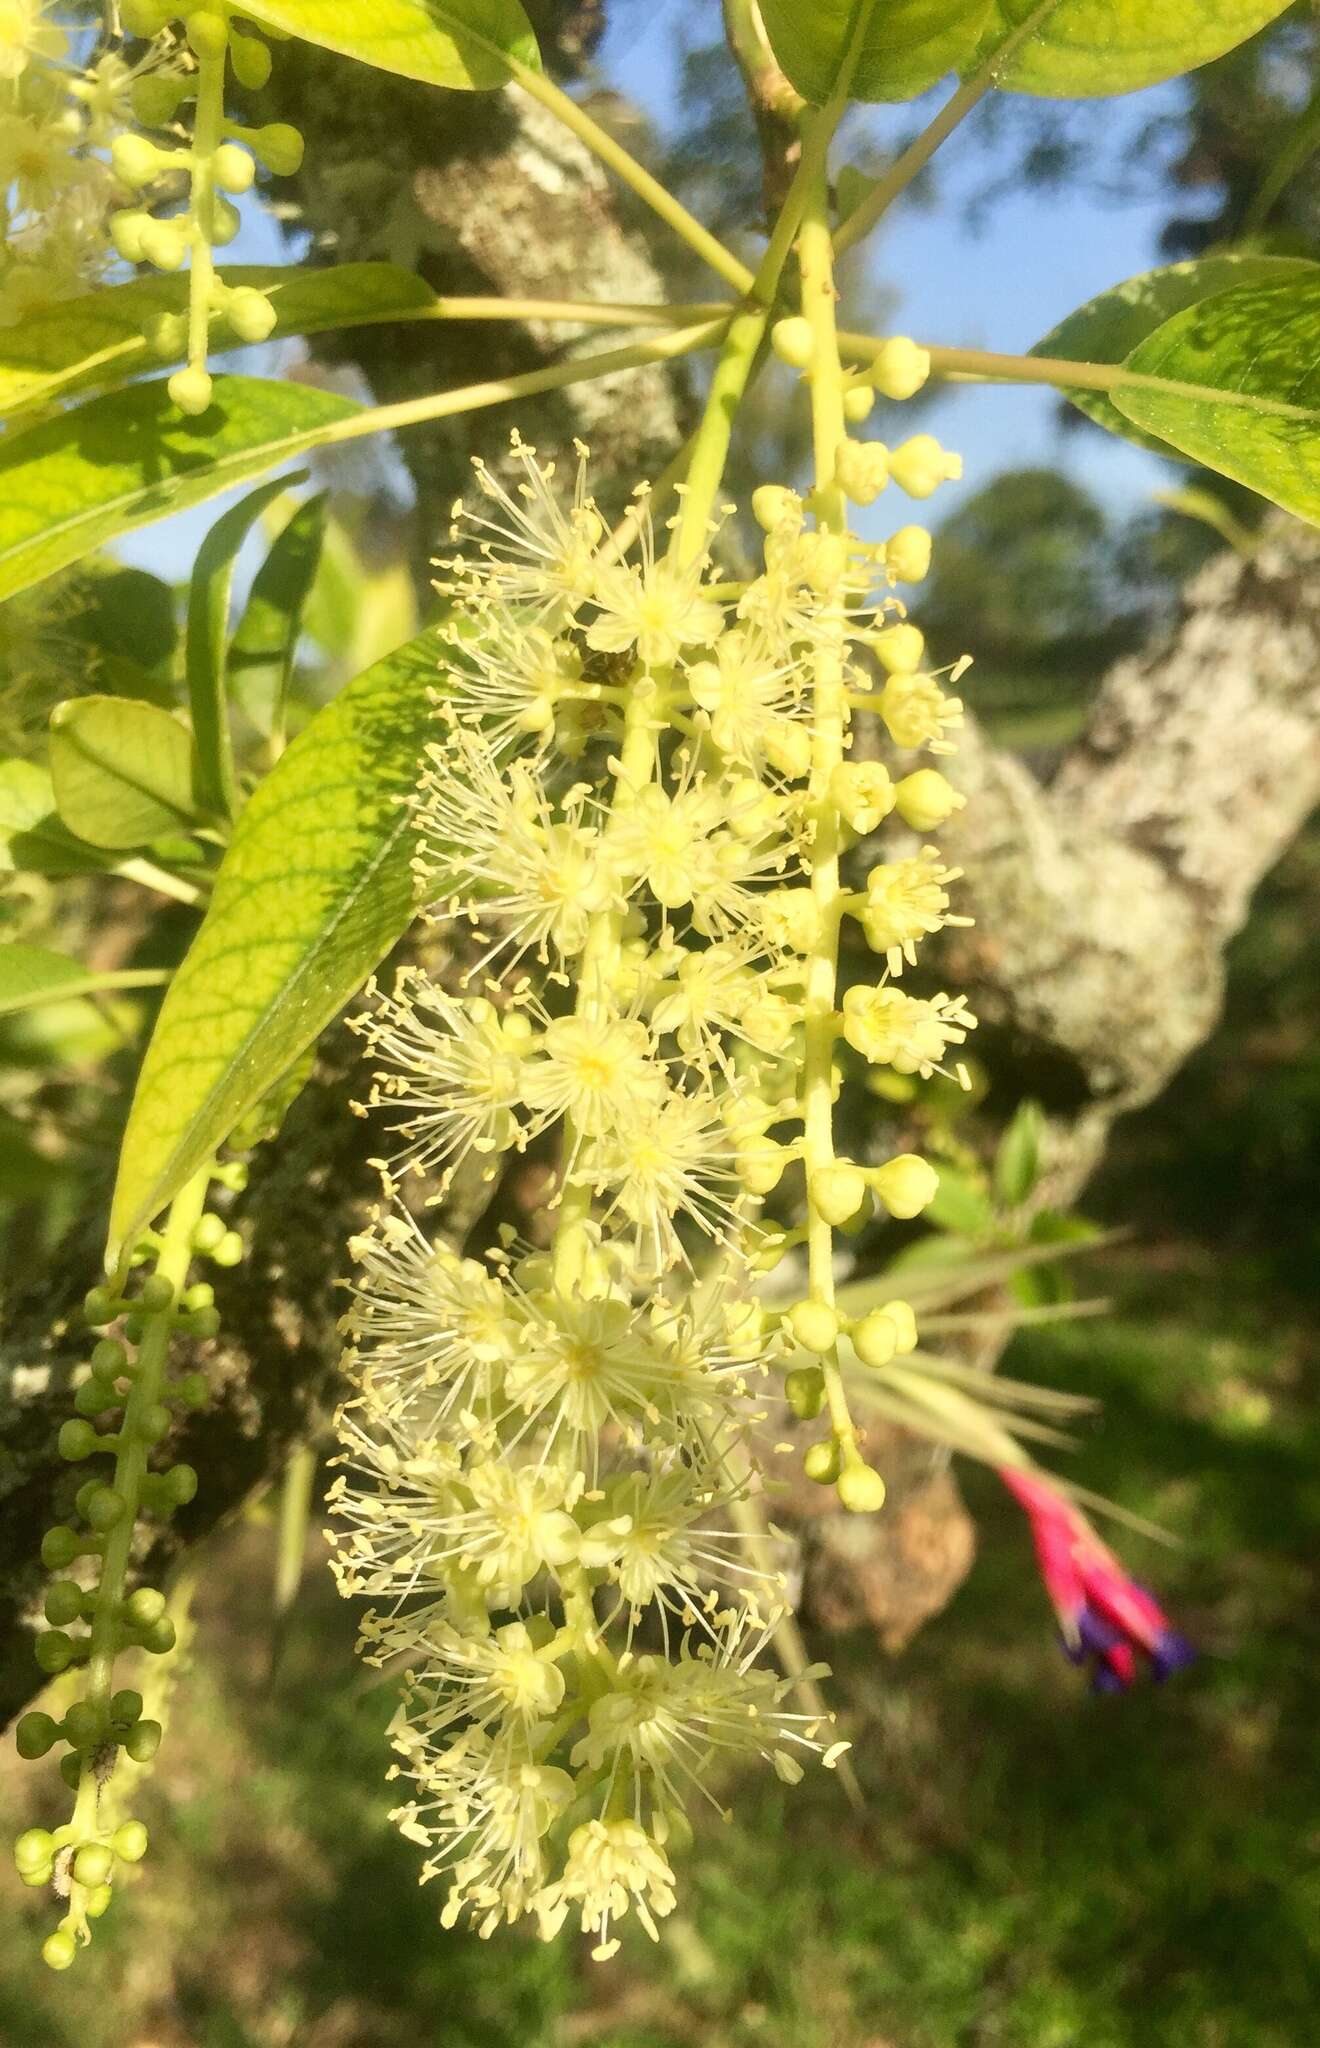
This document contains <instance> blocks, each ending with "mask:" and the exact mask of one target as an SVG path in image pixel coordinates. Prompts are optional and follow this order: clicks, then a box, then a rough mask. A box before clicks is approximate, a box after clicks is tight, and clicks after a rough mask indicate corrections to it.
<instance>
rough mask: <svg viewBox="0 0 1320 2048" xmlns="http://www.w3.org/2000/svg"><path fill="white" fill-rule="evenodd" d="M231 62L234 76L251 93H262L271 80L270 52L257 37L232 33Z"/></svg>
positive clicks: (230, 41) (230, 43) (230, 45)
mask: <svg viewBox="0 0 1320 2048" xmlns="http://www.w3.org/2000/svg"><path fill="white" fill-rule="evenodd" d="M229 61H230V63H231V64H232V65H233V67H234V76H235V78H236V79H237V80H238V82H239V84H240V85H245V86H246V87H247V89H248V91H249V92H260V91H261V88H262V86H263V85H265V84H266V83H267V81H268V80H269V78H270V51H269V50H268V49H267V48H266V45H265V44H264V43H262V42H258V40H257V38H256V37H255V36H243V35H238V34H236V33H235V32H233V31H231V32H230V37H229Z"/></svg>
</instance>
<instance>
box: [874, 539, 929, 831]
mask: <svg viewBox="0 0 1320 2048" xmlns="http://www.w3.org/2000/svg"><path fill="white" fill-rule="evenodd" d="M930 554H931V538H930V534H929V532H928V531H927V529H926V528H925V527H924V526H900V527H899V529H898V532H897V533H891V534H890V536H889V539H888V540H887V541H886V542H885V569H886V571H887V572H888V574H889V577H890V580H891V581H892V582H895V583H920V582H921V579H922V578H923V576H928V575H929V574H930ZM917 829H918V830H920V829H921V828H920V827H919V826H918V828H917Z"/></svg>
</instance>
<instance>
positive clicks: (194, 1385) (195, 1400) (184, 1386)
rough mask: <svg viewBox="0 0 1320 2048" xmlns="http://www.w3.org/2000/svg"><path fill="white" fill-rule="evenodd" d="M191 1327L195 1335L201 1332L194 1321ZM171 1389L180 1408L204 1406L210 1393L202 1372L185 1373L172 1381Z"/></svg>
mask: <svg viewBox="0 0 1320 2048" xmlns="http://www.w3.org/2000/svg"><path fill="white" fill-rule="evenodd" d="M212 1313H213V1314H214V1311H212ZM192 1327H193V1334H194V1335H195V1336H200V1335H201V1334H202V1333H201V1331H200V1330H198V1328H197V1325H196V1323H195V1322H194V1324H193V1326H192ZM172 1391H173V1394H174V1398H175V1400H176V1401H177V1402H178V1403H179V1406H180V1407H181V1408H204V1407H205V1406H206V1403H207V1401H208V1400H209V1399H210V1395H211V1387H210V1383H209V1381H208V1380H207V1377H206V1374H205V1373H204V1372H189V1373H185V1374H184V1376H183V1378H182V1379H180V1380H176V1381H175V1382H174V1387H173V1389H172Z"/></svg>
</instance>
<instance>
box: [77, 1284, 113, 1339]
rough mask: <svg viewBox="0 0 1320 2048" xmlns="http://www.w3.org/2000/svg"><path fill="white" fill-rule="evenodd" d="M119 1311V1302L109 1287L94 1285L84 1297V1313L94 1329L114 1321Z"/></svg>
mask: <svg viewBox="0 0 1320 2048" xmlns="http://www.w3.org/2000/svg"><path fill="white" fill-rule="evenodd" d="M118 1313H119V1303H118V1302H117V1301H116V1299H115V1297H114V1295H113V1294H112V1293H111V1292H110V1289H109V1288H108V1287H93V1288H92V1289H91V1290H90V1292H89V1293H87V1294H86V1295H84V1297H83V1315H84V1317H85V1318H86V1320H87V1321H88V1322H89V1323H90V1324H91V1326H92V1328H93V1329H94V1330H95V1329H97V1328H99V1327H100V1326H101V1325H102V1324H103V1323H112V1322H113V1321H114V1319H115V1317H116V1316H117V1315H118Z"/></svg>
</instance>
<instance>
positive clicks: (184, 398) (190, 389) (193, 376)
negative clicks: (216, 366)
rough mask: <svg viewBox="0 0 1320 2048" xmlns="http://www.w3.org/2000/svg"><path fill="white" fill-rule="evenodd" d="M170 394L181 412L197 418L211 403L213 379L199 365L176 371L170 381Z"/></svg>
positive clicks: (191, 365)
mask: <svg viewBox="0 0 1320 2048" xmlns="http://www.w3.org/2000/svg"><path fill="white" fill-rule="evenodd" d="M168 388H169V394H170V397H171V398H172V399H173V400H174V403H175V404H176V405H177V406H178V408H179V411H180V412H184V413H188V414H189V415H190V416H191V417H193V418H196V417H197V415H198V414H199V413H204V412H205V411H206V410H207V408H208V407H209V405H210V403H211V379H210V377H209V376H208V375H207V373H206V371H205V370H203V369H202V368H201V366H200V365H199V364H190V365H189V367H188V368H187V369H186V370H176V371H175V372H174V375H173V376H172V377H171V378H170V381H169V387H168Z"/></svg>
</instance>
